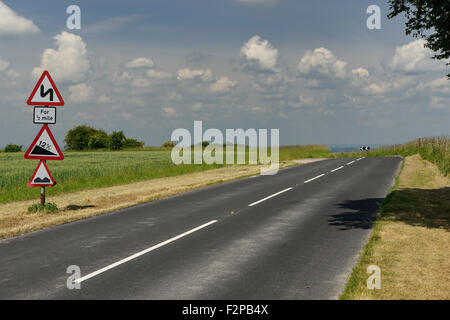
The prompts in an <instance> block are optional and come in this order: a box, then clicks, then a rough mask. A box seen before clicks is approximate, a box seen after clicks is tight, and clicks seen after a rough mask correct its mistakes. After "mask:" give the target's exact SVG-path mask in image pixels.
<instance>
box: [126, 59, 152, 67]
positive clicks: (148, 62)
mask: <svg viewBox="0 0 450 320" xmlns="http://www.w3.org/2000/svg"><path fill="white" fill-rule="evenodd" d="M154 66H155V64H154V63H153V60H152V59H151V58H144V57H139V58H136V59H134V60H131V61H129V62H127V63H126V64H125V67H126V68H129V69H139V68H153V67H154Z"/></svg>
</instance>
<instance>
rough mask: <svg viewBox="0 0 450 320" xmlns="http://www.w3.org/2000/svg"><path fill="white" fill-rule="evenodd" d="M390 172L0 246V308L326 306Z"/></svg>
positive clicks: (274, 180)
mask: <svg viewBox="0 0 450 320" xmlns="http://www.w3.org/2000/svg"><path fill="white" fill-rule="evenodd" d="M400 162H401V159H400V158H398V157H386V158H360V159H330V160H324V161H319V162H314V163H309V164H305V165H299V166H295V167H291V168H288V169H284V170H281V171H280V172H279V173H278V174H277V175H275V176H256V177H250V178H246V179H240V180H237V181H232V182H228V183H223V184H219V185H214V186H211V187H208V188H204V189H201V190H196V191H192V192H188V193H184V194H181V195H178V196H174V197H170V198H167V199H162V200H158V201H153V202H149V203H145V204H142V205H138V206H134V207H131V208H128V209H124V210H120V211H117V212H113V213H109V214H104V215H101V216H97V217H93V218H90V219H86V220H81V221H77V222H73V223H69V224H65V225H61V226H57V227H53V228H50V229H48V230H43V231H38V232H33V233H30V234H27V235H24V236H20V237H16V238H13V239H9V240H4V241H1V242H0V299H94V298H95V299H335V298H337V297H338V295H339V294H340V292H341V291H342V289H343V288H344V286H345V281H346V278H347V277H348V275H349V274H350V271H351V269H352V267H353V266H354V264H355V262H356V261H357V258H358V254H359V252H360V250H361V249H362V248H363V246H364V244H365V242H366V240H367V238H368V236H369V234H370V229H371V226H372V223H373V221H374V218H375V216H376V212H377V209H378V207H379V205H380V204H381V203H382V201H383V199H384V197H385V196H386V194H387V192H388V191H389V188H390V186H391V185H392V183H393V180H394V177H395V174H396V172H397V170H398V168H399V165H400ZM71 265H75V266H78V267H79V268H80V271H81V278H78V280H76V283H72V284H77V285H78V284H79V286H80V289H73V290H69V289H68V288H67V279H68V277H70V276H71V274H69V273H66V271H67V268H68V267H69V266H71ZM72 279H73V278H72ZM69 282H71V281H69Z"/></svg>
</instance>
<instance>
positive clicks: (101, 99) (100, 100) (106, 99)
mask: <svg viewBox="0 0 450 320" xmlns="http://www.w3.org/2000/svg"><path fill="white" fill-rule="evenodd" d="M112 101H113V99H111V98H110V97H108V96H107V95H104V94H102V95H101V96H100V97H98V100H97V103H100V104H106V103H111V102H112Z"/></svg>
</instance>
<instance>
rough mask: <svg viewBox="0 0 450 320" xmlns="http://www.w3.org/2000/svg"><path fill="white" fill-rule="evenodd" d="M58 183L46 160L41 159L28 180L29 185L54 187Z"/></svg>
mask: <svg viewBox="0 0 450 320" xmlns="http://www.w3.org/2000/svg"><path fill="white" fill-rule="evenodd" d="M55 184H56V182H55V179H53V177H52V174H51V173H50V170H48V167H47V164H46V163H45V161H43V160H41V161H40V162H39V164H38V166H37V168H36V170H34V173H33V176H32V177H31V179H30V181H29V182H28V186H29V187H53V186H54V185H55Z"/></svg>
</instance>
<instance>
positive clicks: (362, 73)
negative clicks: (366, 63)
mask: <svg viewBox="0 0 450 320" xmlns="http://www.w3.org/2000/svg"><path fill="white" fill-rule="evenodd" d="M352 75H353V76H354V77H357V78H367V77H369V71H367V70H366V69H364V68H357V69H353V70H352Z"/></svg>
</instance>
